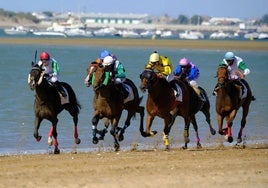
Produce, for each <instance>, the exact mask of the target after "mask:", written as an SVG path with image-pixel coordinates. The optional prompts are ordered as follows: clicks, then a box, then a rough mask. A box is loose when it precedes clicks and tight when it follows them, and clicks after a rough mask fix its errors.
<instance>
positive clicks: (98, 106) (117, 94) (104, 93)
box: [92, 65, 144, 151]
mask: <svg viewBox="0 0 268 188" xmlns="http://www.w3.org/2000/svg"><path fill="white" fill-rule="evenodd" d="M106 72H107V70H106V68H105V67H104V66H102V65H100V66H98V67H97V68H96V70H95V72H94V83H92V87H93V90H94V99H93V105H94V116H93V118H92V134H93V140H92V142H93V143H94V144H97V143H98V140H99V139H98V138H97V136H96V134H97V133H98V132H99V131H98V130H97V124H98V121H99V120H100V119H102V118H107V119H109V121H110V123H111V125H112V128H111V130H110V134H111V135H112V136H113V137H114V149H115V151H118V150H119V148H120V145H119V142H118V141H122V140H123V139H124V136H123V134H124V132H125V129H126V128H127V127H128V126H129V125H130V120H131V118H132V117H134V116H135V114H136V113H139V114H140V125H141V126H143V118H144V107H143V106H140V103H141V101H142V97H139V94H138V89H137V88H136V86H135V84H134V83H133V82H132V81H131V80H130V79H126V81H125V84H127V85H129V86H130V87H131V88H132V90H133V94H134V99H132V100H129V101H128V102H124V98H123V94H122V93H121V91H119V90H118V89H117V87H116V85H115V84H114V82H113V81H111V80H110V81H109V82H108V84H107V85H104V84H103V80H104V78H105V73H106ZM123 110H126V111H127V118H126V120H125V124H124V127H123V128H119V127H118V123H119V120H120V117H121V115H122V111H123ZM118 132H120V134H119V135H118Z"/></svg>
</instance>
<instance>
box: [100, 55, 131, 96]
mask: <svg viewBox="0 0 268 188" xmlns="http://www.w3.org/2000/svg"><path fill="white" fill-rule="evenodd" d="M102 65H103V66H104V67H106V69H107V70H108V72H109V74H108V76H109V77H110V78H112V80H113V82H114V84H115V85H116V86H117V88H118V89H119V90H120V91H121V92H122V94H123V98H124V99H125V98H127V97H128V95H129V92H128V91H127V89H126V87H125V86H124V81H125V80H126V73H125V68H124V66H123V64H122V62H120V61H119V60H118V59H117V58H116V56H114V55H113V57H112V56H110V55H109V56H106V57H105V58H104V59H103V62H102ZM108 79H109V78H105V80H107V81H106V84H107V82H108ZM104 84H105V83H104Z"/></svg>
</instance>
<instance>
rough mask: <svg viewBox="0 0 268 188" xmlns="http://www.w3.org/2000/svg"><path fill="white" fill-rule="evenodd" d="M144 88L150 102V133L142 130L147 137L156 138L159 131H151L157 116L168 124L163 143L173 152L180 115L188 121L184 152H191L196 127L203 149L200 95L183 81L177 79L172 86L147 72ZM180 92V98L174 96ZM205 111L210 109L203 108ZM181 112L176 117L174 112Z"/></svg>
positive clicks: (148, 127) (148, 111)
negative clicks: (198, 118) (191, 133)
mask: <svg viewBox="0 0 268 188" xmlns="http://www.w3.org/2000/svg"><path fill="white" fill-rule="evenodd" d="M140 79H141V85H140V89H141V90H142V91H143V92H145V91H146V90H148V97H147V102H146V110H147V118H146V131H144V129H143V127H140V132H141V135H142V136H143V137H149V136H154V135H155V134H156V133H157V131H151V126H152V123H153V120H154V118H155V117H156V116H158V117H160V118H162V119H163V120H164V130H163V132H164V133H163V140H164V145H165V147H166V149H169V147H170V143H169V138H168V135H169V132H170V130H171V127H172V125H173V123H174V121H175V117H176V116H177V115H179V116H182V117H183V119H184V124H185V126H184V133H183V135H184V142H185V144H184V146H183V148H184V149H187V147H188V146H187V144H188V143H189V142H190V139H189V126H190V123H192V124H193V126H194V129H195V132H196V143H197V147H198V148H199V147H201V144H200V138H199V135H198V126H197V123H196V119H195V114H196V113H197V112H198V111H199V110H200V108H201V106H202V104H201V100H199V97H198V95H197V94H196V93H195V91H194V90H193V88H192V87H191V86H190V85H189V84H186V83H185V82H183V81H181V80H177V79H174V80H172V81H170V82H168V81H167V80H166V79H165V78H161V77H158V76H157V74H156V73H155V72H154V71H153V70H149V69H145V70H144V71H143V72H142V73H141V74H140ZM174 90H176V93H177V97H176V96H175V94H174ZM178 98H179V99H178ZM203 107H204V108H205V107H206V106H205V105H203ZM174 109H177V110H176V111H175V113H174V115H171V112H172V111H174Z"/></svg>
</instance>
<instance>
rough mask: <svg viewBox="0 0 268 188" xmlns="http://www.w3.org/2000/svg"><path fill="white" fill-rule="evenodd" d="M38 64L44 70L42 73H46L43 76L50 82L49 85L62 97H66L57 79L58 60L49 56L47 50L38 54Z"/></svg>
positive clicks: (58, 70)
mask: <svg viewBox="0 0 268 188" xmlns="http://www.w3.org/2000/svg"><path fill="white" fill-rule="evenodd" d="M38 65H39V66H41V67H42V69H43V70H44V71H43V72H42V74H43V75H45V74H46V75H48V76H46V77H45V78H46V79H47V80H48V81H49V82H50V83H51V85H52V86H53V87H55V88H56V89H57V90H58V91H59V92H60V94H61V95H62V96H63V97H66V96H67V95H66V93H65V91H64V89H63V87H62V85H61V84H60V82H59V81H58V79H59V72H60V68H59V64H58V62H57V61H56V60H55V59H54V58H51V57H50V55H49V54H48V53H47V52H42V53H41V54H40V60H39V62H38Z"/></svg>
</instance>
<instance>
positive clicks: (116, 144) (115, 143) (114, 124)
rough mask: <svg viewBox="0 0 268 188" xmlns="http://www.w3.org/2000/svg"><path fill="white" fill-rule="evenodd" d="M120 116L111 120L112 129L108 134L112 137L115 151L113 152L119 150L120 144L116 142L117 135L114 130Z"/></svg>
mask: <svg viewBox="0 0 268 188" xmlns="http://www.w3.org/2000/svg"><path fill="white" fill-rule="evenodd" d="M120 116H121V115H120ZM120 116H119V117H116V118H113V120H112V128H111V131H110V134H111V135H112V136H113V137H114V149H115V151H118V150H119V148H120V144H119V142H118V140H117V137H118V135H117V134H116V128H117V126H118V123H119V119H120Z"/></svg>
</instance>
